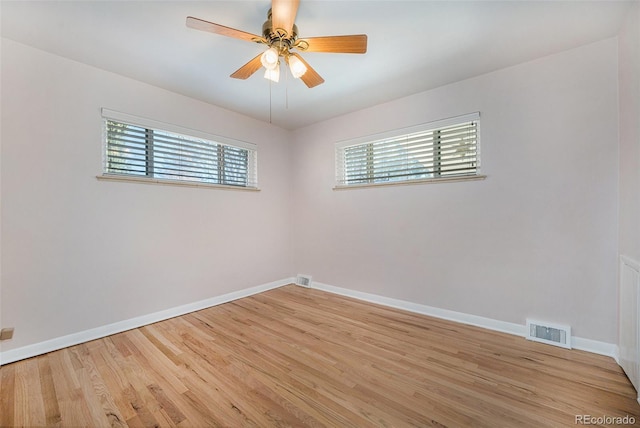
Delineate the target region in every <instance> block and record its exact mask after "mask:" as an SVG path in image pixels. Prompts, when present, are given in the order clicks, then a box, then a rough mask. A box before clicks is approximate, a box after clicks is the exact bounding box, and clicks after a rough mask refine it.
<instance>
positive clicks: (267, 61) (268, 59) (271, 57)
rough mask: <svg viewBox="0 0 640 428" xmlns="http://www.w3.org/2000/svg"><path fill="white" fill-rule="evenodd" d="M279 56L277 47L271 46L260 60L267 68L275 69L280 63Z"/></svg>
mask: <svg viewBox="0 0 640 428" xmlns="http://www.w3.org/2000/svg"><path fill="white" fill-rule="evenodd" d="M278 58H279V55H278V51H277V50H276V49H275V48H269V49H267V50H266V51H264V53H263V54H262V56H260V62H261V63H262V66H263V67H264V68H266V69H267V70H273V69H274V68H276V67H277V65H278Z"/></svg>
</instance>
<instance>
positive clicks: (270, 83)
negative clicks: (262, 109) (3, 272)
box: [269, 80, 273, 125]
mask: <svg viewBox="0 0 640 428" xmlns="http://www.w3.org/2000/svg"><path fill="white" fill-rule="evenodd" d="M272 83H273V82H271V80H269V125H271V85H272Z"/></svg>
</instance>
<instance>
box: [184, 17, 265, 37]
mask: <svg viewBox="0 0 640 428" xmlns="http://www.w3.org/2000/svg"><path fill="white" fill-rule="evenodd" d="M187 27H189V28H194V29H196V30H201V31H208V32H210V33H215V34H220V35H223V36H227V37H233V38H235V39H242V40H248V41H250V42H260V41H262V40H264V39H263V38H262V37H260V36H257V35H255V34H251V33H247V32H245V31H240V30H236V29H235V28H231V27H225V26H224V25H220V24H214V23H213V22H209V21H205V20H203V19H200V18H194V17H193V16H187Z"/></svg>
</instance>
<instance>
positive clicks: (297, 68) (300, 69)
mask: <svg viewBox="0 0 640 428" xmlns="http://www.w3.org/2000/svg"><path fill="white" fill-rule="evenodd" d="M288 62H289V69H290V70H291V74H292V75H293V77H295V78H296V79H298V78H300V77H301V76H302V75H303V74H304V73H306V72H307V66H306V65H304V63H303V62H302V61H300V59H299V58H298V57H297V56H293V55H292V56H290V57H289V58H288Z"/></svg>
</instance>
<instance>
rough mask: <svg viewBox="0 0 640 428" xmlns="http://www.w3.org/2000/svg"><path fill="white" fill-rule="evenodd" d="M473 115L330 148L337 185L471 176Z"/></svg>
mask: <svg viewBox="0 0 640 428" xmlns="http://www.w3.org/2000/svg"><path fill="white" fill-rule="evenodd" d="M478 123H479V114H478V113H476V114H473V115H467V116H463V117H459V118H453V119H448V120H446V121H440V122H435V123H431V124H425V125H420V126H418V127H413V128H408V129H404V130H398V131H393V132H390V133H387V135H385V136H384V137H383V138H375V137H374V138H372V139H371V140H366V139H365V141H364V142H362V141H360V142H357V143H355V144H349V143H348V142H347V143H341V144H339V145H338V146H337V147H336V181H337V185H338V186H349V185H358V184H367V183H384V182H397V181H411V180H425V179H433V178H443V177H456V176H465V175H476V174H477V173H478V169H479V156H478Z"/></svg>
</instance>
